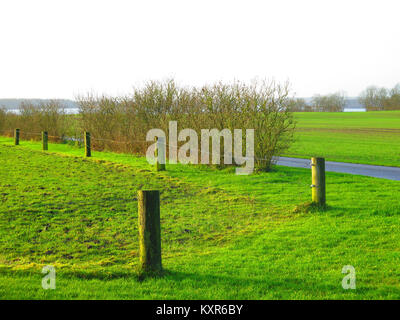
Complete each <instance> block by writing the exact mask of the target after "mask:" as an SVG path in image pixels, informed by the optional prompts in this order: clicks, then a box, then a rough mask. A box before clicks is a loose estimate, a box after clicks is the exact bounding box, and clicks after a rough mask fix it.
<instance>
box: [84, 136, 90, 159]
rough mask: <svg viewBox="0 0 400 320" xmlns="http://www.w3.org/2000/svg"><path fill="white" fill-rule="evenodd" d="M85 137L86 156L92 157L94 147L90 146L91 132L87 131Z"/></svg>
mask: <svg viewBox="0 0 400 320" xmlns="http://www.w3.org/2000/svg"><path fill="white" fill-rule="evenodd" d="M83 137H84V142H85V156H86V157H91V156H92V149H91V147H90V133H89V132H86V131H85V133H84V136H83Z"/></svg>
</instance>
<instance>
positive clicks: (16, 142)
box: [14, 129, 19, 146]
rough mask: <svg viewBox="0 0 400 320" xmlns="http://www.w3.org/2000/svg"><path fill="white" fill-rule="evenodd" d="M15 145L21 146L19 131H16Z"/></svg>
mask: <svg viewBox="0 0 400 320" xmlns="http://www.w3.org/2000/svg"><path fill="white" fill-rule="evenodd" d="M14 145H16V146H18V145H19V129H15V130H14Z"/></svg>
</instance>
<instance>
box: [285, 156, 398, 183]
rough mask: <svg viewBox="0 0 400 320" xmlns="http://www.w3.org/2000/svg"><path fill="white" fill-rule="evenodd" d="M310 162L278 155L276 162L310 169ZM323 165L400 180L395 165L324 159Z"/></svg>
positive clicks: (344, 170) (328, 168) (329, 167)
mask: <svg viewBox="0 0 400 320" xmlns="http://www.w3.org/2000/svg"><path fill="white" fill-rule="evenodd" d="M310 162H311V159H299V158H286V157H280V158H279V159H278V161H277V164H278V165H281V166H286V167H296V168H308V169H310V168H311V166H310ZM325 165H326V168H325V170H326V171H331V172H341V173H350V174H359V175H362V176H368V177H374V178H383V179H389V180H398V181H400V168H397V167H384V166H373V165H369V164H356V163H346V162H333V161H326V164H325Z"/></svg>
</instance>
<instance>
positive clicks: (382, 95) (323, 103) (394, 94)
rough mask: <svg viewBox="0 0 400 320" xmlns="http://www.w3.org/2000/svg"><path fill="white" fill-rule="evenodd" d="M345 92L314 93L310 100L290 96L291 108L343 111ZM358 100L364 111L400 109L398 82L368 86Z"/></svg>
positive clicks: (399, 87)
mask: <svg viewBox="0 0 400 320" xmlns="http://www.w3.org/2000/svg"><path fill="white" fill-rule="evenodd" d="M346 99H347V97H346V94H345V93H344V92H335V93H332V94H327V95H314V96H313V97H312V98H311V101H307V100H306V99H304V98H292V99H291V104H292V110H293V111H296V112H343V111H344V108H345V106H346ZM358 101H359V102H360V104H361V105H362V106H363V107H364V108H365V110H366V111H385V110H400V83H398V84H396V85H395V86H394V87H393V88H391V89H387V88H384V87H377V86H369V87H367V88H366V89H365V90H363V91H362V92H361V94H360V95H359V96H358Z"/></svg>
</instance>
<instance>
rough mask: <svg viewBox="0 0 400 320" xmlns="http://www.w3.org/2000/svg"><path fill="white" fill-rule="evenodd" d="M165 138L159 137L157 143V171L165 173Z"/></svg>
mask: <svg viewBox="0 0 400 320" xmlns="http://www.w3.org/2000/svg"><path fill="white" fill-rule="evenodd" d="M165 149H166V145H165V138H164V137H157V143H156V153H155V155H156V170H157V171H165V161H166V159H165V158H166V155H165Z"/></svg>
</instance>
